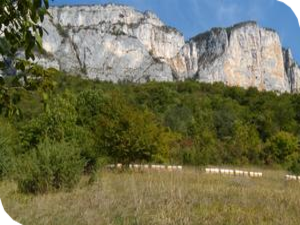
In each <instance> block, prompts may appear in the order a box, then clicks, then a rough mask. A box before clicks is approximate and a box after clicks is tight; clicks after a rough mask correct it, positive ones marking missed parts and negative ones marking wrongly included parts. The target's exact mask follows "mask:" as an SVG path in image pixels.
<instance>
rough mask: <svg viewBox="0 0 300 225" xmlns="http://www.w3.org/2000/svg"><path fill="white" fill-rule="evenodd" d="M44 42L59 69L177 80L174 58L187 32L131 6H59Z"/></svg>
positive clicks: (110, 78)
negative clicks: (169, 62)
mask: <svg viewBox="0 0 300 225" xmlns="http://www.w3.org/2000/svg"><path fill="white" fill-rule="evenodd" d="M50 13H51V15H52V18H51V19H49V18H47V19H46V20H45V22H44V24H43V25H44V27H45V28H46V30H47V31H48V34H46V35H44V38H43V46H44V48H45V50H46V51H47V52H48V53H51V55H53V56H54V57H55V58H56V60H57V64H58V67H59V69H61V70H64V71H67V72H69V73H73V74H81V75H86V76H88V77H89V78H92V79H99V80H105V81H113V82H118V81H131V82H146V81H148V80H157V81H173V80H174V78H173V72H172V69H171V67H170V65H169V64H168V60H169V59H171V58H173V57H174V56H175V55H176V54H177V53H178V51H179V50H180V49H181V48H182V46H183V45H184V38H183V36H182V35H181V34H180V33H179V32H178V31H176V30H175V29H172V28H170V27H167V26H165V25H164V24H163V23H162V22H161V21H160V20H159V19H158V18H157V17H156V16H155V15H154V14H152V13H150V12H145V13H140V12H137V11H135V10H134V9H132V8H130V7H127V6H116V5H105V6H80V7H69V6H67V7H62V8H59V7H54V8H51V9H50Z"/></svg>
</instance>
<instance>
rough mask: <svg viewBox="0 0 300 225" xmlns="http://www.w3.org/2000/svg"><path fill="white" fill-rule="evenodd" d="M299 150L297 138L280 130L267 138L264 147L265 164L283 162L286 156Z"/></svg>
mask: <svg viewBox="0 0 300 225" xmlns="http://www.w3.org/2000/svg"><path fill="white" fill-rule="evenodd" d="M298 151H299V140H298V138H297V137H295V136H294V135H293V134H290V133H287V132H284V131H281V132H278V133H277V134H276V135H274V136H272V137H271V138H270V139H268V141H267V143H266V147H265V149H264V160H265V162H266V163H267V164H271V163H278V164H283V163H284V162H285V161H286V159H287V157H288V156H290V155H292V154H293V153H296V152H298Z"/></svg>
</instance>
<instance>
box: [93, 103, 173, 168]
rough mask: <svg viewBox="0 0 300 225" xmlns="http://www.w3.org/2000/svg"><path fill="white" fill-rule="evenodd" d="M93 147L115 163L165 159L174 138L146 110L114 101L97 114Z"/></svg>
mask: <svg viewBox="0 0 300 225" xmlns="http://www.w3.org/2000/svg"><path fill="white" fill-rule="evenodd" d="M98 121H99V122H98V126H97V130H96V139H97V140H98V142H97V148H98V149H99V150H100V151H101V152H103V153H104V154H106V155H107V156H109V157H111V158H112V159H113V160H114V161H115V162H121V163H124V164H129V163H131V162H142V161H146V162H149V161H166V160H168V156H169V149H170V147H171V146H170V145H171V142H172V141H174V139H175V137H174V136H173V135H172V133H171V132H169V131H168V130H167V129H166V128H164V127H162V126H161V125H160V124H159V123H158V121H157V120H156V118H155V116H154V115H153V114H152V113H151V112H149V111H141V110H137V109H135V108H134V107H132V106H130V105H128V104H126V103H123V104H122V103H121V104H120V102H118V103H116V102H113V104H112V105H108V106H106V113H103V114H101V115H100V116H99V120H98Z"/></svg>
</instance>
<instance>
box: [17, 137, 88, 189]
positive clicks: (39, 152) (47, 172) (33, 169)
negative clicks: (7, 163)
mask: <svg viewBox="0 0 300 225" xmlns="http://www.w3.org/2000/svg"><path fill="white" fill-rule="evenodd" d="M83 168H84V162H83V161H82V159H81V158H80V151H79V149H78V148H77V147H75V146H74V145H72V144H69V143H66V142H60V143H59V142H52V141H49V140H45V141H44V142H42V143H40V144H39V145H38V147H37V149H34V150H31V151H30V152H28V153H26V154H25V155H24V156H22V157H20V159H19V162H18V174H17V177H16V179H17V182H18V187H19V190H20V191H21V192H24V193H46V192H49V191H53V190H58V189H71V188H73V187H74V186H75V185H76V184H77V183H78V181H79V179H80V175H81V174H82V172H83Z"/></svg>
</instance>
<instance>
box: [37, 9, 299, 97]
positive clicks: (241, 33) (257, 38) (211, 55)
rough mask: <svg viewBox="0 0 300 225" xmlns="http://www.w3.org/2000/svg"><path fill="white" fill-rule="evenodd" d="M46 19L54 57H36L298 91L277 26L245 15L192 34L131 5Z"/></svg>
mask: <svg viewBox="0 0 300 225" xmlns="http://www.w3.org/2000/svg"><path fill="white" fill-rule="evenodd" d="M49 12H50V14H51V15H52V18H51V19H50V18H46V20H45V21H44V23H43V26H44V27H45V29H46V30H49V31H50V32H49V33H48V34H46V35H44V37H43V46H44V48H45V50H46V51H47V52H48V53H49V54H51V55H53V58H52V59H51V60H48V59H47V58H43V57H41V58H39V59H38V63H40V64H41V65H44V66H46V67H49V66H52V67H55V68H57V69H60V70H63V71H66V72H68V73H73V74H79V75H82V76H86V77H88V78H91V79H98V80H104V81H112V82H119V81H130V82H137V83H143V82H147V81H149V80H156V81H176V80H185V79H190V78H193V79H196V80H199V81H201V82H209V83H213V82H223V83H225V84H227V85H229V86H241V87H245V88H247V87H257V88H258V89H259V90H271V91H278V92H289V93H295V92H298V91H299V90H300V83H299V82H300V69H299V66H298V64H297V62H296V61H295V60H294V59H293V56H292V52H291V50H285V49H284V48H283V47H282V45H281V41H280V38H279V35H278V33H277V32H276V31H275V30H273V29H269V28H262V27H260V26H259V25H258V24H257V22H255V21H246V22H241V23H238V24H235V25H233V26H231V27H227V28H212V29H211V30H209V31H207V32H204V33H200V34H198V35H196V36H194V37H192V38H190V39H189V40H187V41H186V40H185V37H184V36H183V34H182V33H181V32H180V31H178V30H177V29H176V28H173V27H170V26H167V25H165V24H164V23H163V22H162V21H161V20H160V19H159V18H158V17H157V16H156V15H155V14H154V13H152V12H150V11H145V12H140V11H137V10H135V9H134V8H132V7H129V6H126V5H117V4H106V5H93V6H59V7H51V8H50V9H49Z"/></svg>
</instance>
